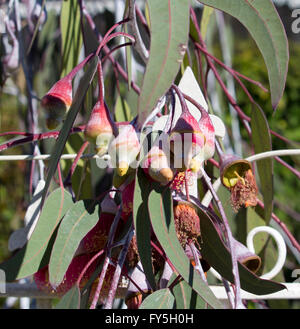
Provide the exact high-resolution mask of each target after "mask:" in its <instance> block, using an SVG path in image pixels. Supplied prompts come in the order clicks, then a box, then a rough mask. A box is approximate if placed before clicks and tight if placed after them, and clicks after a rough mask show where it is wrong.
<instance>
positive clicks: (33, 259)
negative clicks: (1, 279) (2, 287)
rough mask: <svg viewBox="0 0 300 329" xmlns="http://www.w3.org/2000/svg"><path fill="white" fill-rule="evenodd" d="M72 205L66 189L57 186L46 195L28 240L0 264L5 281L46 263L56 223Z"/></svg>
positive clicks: (25, 274) (31, 271) (25, 273)
mask: <svg viewBox="0 0 300 329" xmlns="http://www.w3.org/2000/svg"><path fill="white" fill-rule="evenodd" d="M72 205H73V201H72V197H71V195H70V193H69V192H67V191H66V190H62V189H60V188H58V189H56V190H55V191H53V192H52V193H51V194H50V195H49V196H48V198H47V199H46V201H45V204H44V207H43V209H42V212H41V215H40V217H39V219H38V222H37V224H36V226H35V229H34V231H33V233H32V235H31V237H30V239H29V240H28V242H27V243H26V244H25V246H24V247H23V248H22V249H20V250H19V251H18V252H17V253H16V254H15V255H14V256H13V257H12V258H10V259H8V260H7V261H5V262H4V263H2V264H1V265H0V269H2V270H4V271H5V273H6V280H7V281H14V280H17V279H21V278H24V277H27V276H29V275H32V274H34V273H36V272H37V271H38V270H39V269H41V268H42V267H44V266H46V265H47V264H48V262H49V258H50V252H51V249H52V246H53V242H54V238H55V234H56V229H57V227H58V224H59V223H60V221H61V219H62V217H63V216H64V215H65V213H66V212H67V210H68V209H69V208H70V207H71V206H72Z"/></svg>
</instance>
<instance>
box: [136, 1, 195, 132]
mask: <svg viewBox="0 0 300 329" xmlns="http://www.w3.org/2000/svg"><path fill="white" fill-rule="evenodd" d="M147 3H148V6H149V14H150V22H151V25H150V34H151V35H150V37H151V42H150V50H149V59H148V62H147V67H146V73H145V76H144V80H143V85H142V88H141V94H140V96H139V100H138V115H139V116H138V126H139V127H141V126H142V125H143V123H144V121H145V119H146V118H147V117H148V115H149V114H150V112H151V111H152V109H153V108H154V107H155V105H156V104H157V102H158V100H159V99H160V98H161V97H162V96H163V95H164V94H165V93H166V91H167V90H168V89H169V88H170V86H171V84H172V82H173V81H174V79H175V77H176V75H177V73H178V70H179V68H180V64H181V62H182V59H183V56H184V54H185V50H186V47H187V41H188V31H189V5H190V1H189V0H181V1H172V0H165V1H161V0H148V2H147Z"/></svg>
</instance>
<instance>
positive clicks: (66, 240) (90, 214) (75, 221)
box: [49, 200, 99, 287]
mask: <svg viewBox="0 0 300 329" xmlns="http://www.w3.org/2000/svg"><path fill="white" fill-rule="evenodd" d="M98 220H99V205H97V204H95V201H93V200H81V201H79V202H76V203H75V204H74V205H73V206H72V207H71V208H70V209H69V210H68V211H67V213H66V214H65V216H64V218H63V220H62V222H61V224H60V226H59V229H58V232H57V236H56V239H55V243H54V246H53V248H52V252H51V257H50V262H49V281H50V282H51V285H52V286H53V287H55V286H58V285H59V284H60V283H61V282H62V280H63V278H64V275H65V273H66V271H67V269H68V267H69V265H70V263H71V261H72V259H73V256H74V254H75V252H76V250H77V248H78V246H79V243H80V241H81V240H82V239H83V238H84V236H85V235H86V234H87V233H88V232H89V231H90V230H91V229H92V228H93V227H94V226H95V225H96V224H97V222H98Z"/></svg>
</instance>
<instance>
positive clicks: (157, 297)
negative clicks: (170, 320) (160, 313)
mask: <svg viewBox="0 0 300 329" xmlns="http://www.w3.org/2000/svg"><path fill="white" fill-rule="evenodd" d="M173 305H174V296H173V295H172V293H171V291H170V289H168V288H165V289H160V290H157V291H155V292H154V293H152V294H151V295H149V296H148V297H146V298H145V300H144V301H143V303H142V304H141V306H140V307H139V308H140V309H158V310H160V309H172V308H173Z"/></svg>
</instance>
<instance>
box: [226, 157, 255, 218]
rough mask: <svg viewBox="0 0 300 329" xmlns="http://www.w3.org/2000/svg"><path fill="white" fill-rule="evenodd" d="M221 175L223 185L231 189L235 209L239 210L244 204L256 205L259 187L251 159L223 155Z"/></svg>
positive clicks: (247, 205)
mask: <svg viewBox="0 0 300 329" xmlns="http://www.w3.org/2000/svg"><path fill="white" fill-rule="evenodd" d="M220 176H221V181H222V183H223V185H224V186H225V187H227V188H228V189H229V190H230V193H231V204H232V207H233V209H234V211H236V212H237V211H238V210H239V208H240V207H242V206H244V207H249V206H256V204H257V194H258V188H257V185H256V182H255V178H254V176H253V173H252V166H251V163H250V162H249V161H247V160H244V159H240V158H238V157H236V156H233V155H222V156H221V158H220Z"/></svg>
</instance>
